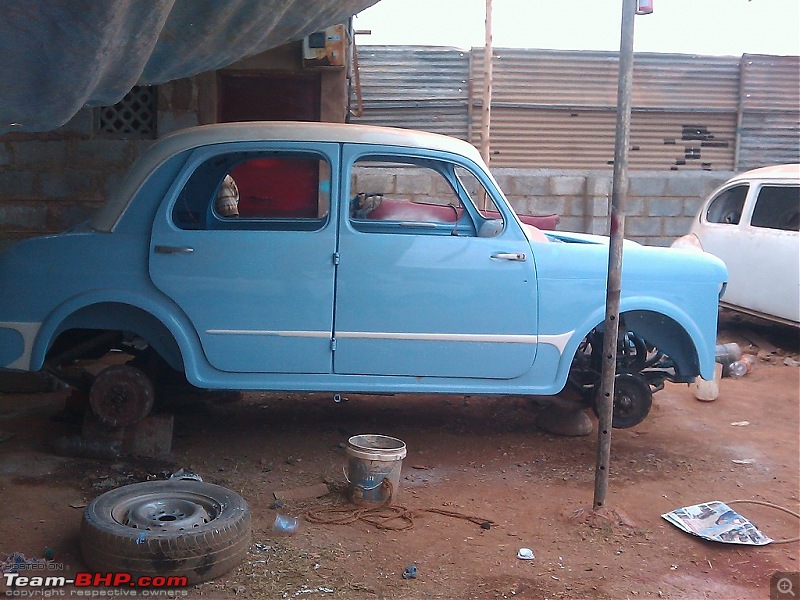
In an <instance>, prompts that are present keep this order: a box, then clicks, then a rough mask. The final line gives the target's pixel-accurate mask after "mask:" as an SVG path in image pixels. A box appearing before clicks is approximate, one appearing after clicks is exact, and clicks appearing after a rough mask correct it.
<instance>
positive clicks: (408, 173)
mask: <svg viewBox="0 0 800 600" xmlns="http://www.w3.org/2000/svg"><path fill="white" fill-rule="evenodd" d="M395 181H396V182H397V183H396V188H395V189H396V191H397V193H398V194H406V195H419V196H432V195H433V193H434V184H433V182H434V179H433V173H432V172H430V171H428V170H421V169H398V170H397V175H396V177H395Z"/></svg>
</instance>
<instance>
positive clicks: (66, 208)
mask: <svg viewBox="0 0 800 600" xmlns="http://www.w3.org/2000/svg"><path fill="white" fill-rule="evenodd" d="M95 211H96V206H91V205H88V204H82V203H75V202H64V201H61V202H51V203H50V211H49V214H48V219H47V223H48V229H50V230H51V231H64V230H66V229H69V228H70V227H72V226H73V225H77V224H78V223H83V222H84V221H86V220H88V219H90V218H91V217H92V215H93V214H94V213H95Z"/></svg>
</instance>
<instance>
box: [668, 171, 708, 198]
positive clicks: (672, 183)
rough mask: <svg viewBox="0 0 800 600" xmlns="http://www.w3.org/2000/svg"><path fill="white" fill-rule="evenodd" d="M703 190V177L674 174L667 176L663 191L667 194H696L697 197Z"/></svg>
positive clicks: (684, 195)
mask: <svg viewBox="0 0 800 600" xmlns="http://www.w3.org/2000/svg"><path fill="white" fill-rule="evenodd" d="M704 190H705V182H704V178H701V177H693V176H686V175H674V176H671V177H668V178H667V186H666V188H665V193H666V194H667V195H669V196H683V197H686V196H697V197H698V198H699V197H700V196H702V195H703V192H704Z"/></svg>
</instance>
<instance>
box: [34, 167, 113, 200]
mask: <svg viewBox="0 0 800 600" xmlns="http://www.w3.org/2000/svg"><path fill="white" fill-rule="evenodd" d="M106 176H107V174H106V173H101V172H100V171H95V172H92V171H90V170H88V169H87V170H83V171H80V170H74V169H65V170H64V171H59V172H56V173H43V174H42V176H41V177H40V178H39V189H40V191H41V193H42V195H43V196H45V197H47V198H76V199H80V200H82V201H92V200H94V201H97V200H100V197H101V193H100V192H101V187H102V184H101V182H102V181H103V179H104V178H105V177H106Z"/></svg>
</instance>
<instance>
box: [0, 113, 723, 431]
mask: <svg viewBox="0 0 800 600" xmlns="http://www.w3.org/2000/svg"><path fill="white" fill-rule="evenodd" d="M607 261H608V240H607V239H606V238H604V237H599V236H591V235H583V234H577V233H562V232H554V231H544V232H543V231H540V230H539V229H537V228H536V227H533V226H531V225H528V224H526V223H523V222H522V221H521V220H520V219H519V218H518V217H517V216H516V215H515V214H514V212H513V210H512V209H511V207H510V206H509V204H508V202H507V200H506V199H505V197H504V196H503V193H502V191H501V190H500V189H499V188H498V186H497V184H496V182H495V180H494V179H493V178H492V175H491V174H490V172H489V170H488V169H487V167H486V166H485V164H484V163H483V161H482V160H481V158H480V156H479V154H478V152H477V151H476V150H475V148H473V147H472V146H471V145H469V144H468V143H466V142H463V141H460V140H456V139H452V138H448V137H445V136H440V135H434V134H428V133H421V132H415V131H409V130H400V129H389V128H378V127H367V126H355V125H338V124H322V123H233V124H219V125H210V126H203V127H197V128H193V129H190V130H185V131H182V132H177V133H175V134H171V135H168V136H166V137H164V138H162V139H161V140H160V141H158V142H156V143H155V144H154V145H153V146H152V147H151V149H150V150H149V151H148V152H147V153H146V154H145V155H144V156H142V158H140V159H139V161H138V162H137V163H136V164H135V165H134V166H133V168H132V169H131V171H130V173H129V175H128V176H127V178H125V179H124V180H123V181H122V182H121V183H120V185H119V187H118V190H117V191H116V193H115V194H113V195H112V197H110V198H109V200H108V201H107V202H106V204H105V205H104V206H103V207H102V209H101V210H100V211H99V212H98V213H97V214H96V215H95V217H94V218H93V219H92V220H91V221H90V222H87V223H85V224H82V225H79V226H77V227H75V228H73V229H71V230H69V231H67V232H64V233H62V234H59V235H54V236H48V237H42V238H36V239H29V240H25V241H22V242H20V243H17V244H16V245H14V246H11V247H10V248H9V249H8V250H7V251H6V252H5V253H4V254H3V255H2V258H0V290H2V296H0V367H5V368H9V369H21V370H29V371H36V370H40V369H43V368H46V369H48V370H49V371H50V372H52V373H55V374H58V373H59V372H61V370H62V369H63V366H64V365H65V364H70V363H72V362H73V361H75V360H76V359H79V358H82V357H84V356H90V355H91V356H98V355H101V354H103V353H105V352H107V351H109V350H122V351H124V352H127V353H129V354H130V355H131V356H132V357H133V358H134V360H133V362H131V364H129V365H127V366H126V365H123V366H122V367H121V366H120V365H114V366H113V367H109V368H110V369H114V370H113V371H112V372H111V374H109V375H108V376H105V377H104V375H103V373H100V375H98V376H97V381H95V383H94V386H97V388H98V389H99V390H100V391H98V392H97V394H98V395H99V396H100V400H99V402H98V406H99V407H100V413H101V417H102V416H103V414H102V413H103V412H105V414H106V417H107V420H108V421H109V422H113V424H121V423H123V424H124V419H122V420H120V419H118V420H116V421H114V419H113V418H111V415H110V413H109V411H111V409H112V408H113V407H115V408H114V410H118V411H119V410H121V411H122V412H124V409H123V408H121V406H123V405H124V404H125V400H126V396H128V395H129V396H130V397H131V401H132V402H133V401H134V400H136V399H138V398H139V397H140V396H139V390H140V387H141V386H143V385H146V383H147V381H148V377H146V375H147V372H146V368H145V367H144V365H147V364H151V363H152V361H149V360H143V357H150V358H153V357H156V356H157V357H159V360H162V361H164V362H166V363H167V364H168V365H169V366H170V367H172V368H173V369H175V370H178V371H180V372H182V373H184V374H185V377H186V379H188V381H189V382H190V383H191V384H193V385H195V386H198V387H201V388H206V389H226V390H230V389H236V390H297V391H332V392H336V391H350V392H360V393H414V392H424V393H448V394H466V393H469V394H499V395H531V396H534V395H535V396H542V395H545V396H548V395H555V394H558V393H559V392H562V391H563V390H565V388H573V389H575V390H576V391H578V392H579V394H580V395H581V397H583V398H585V400H586V402H587V404H591V403H592V401H593V397H594V392H595V389H596V387H597V385H598V382H599V376H600V357H599V352H600V351H601V349H602V336H603V333H602V322H603V320H604V306H605V294H606V271H607ZM726 276H727V274H726V269H725V266H724V264H723V263H722V262H721V261H720V260H718V259H716V258H714V257H713V256H711V255H709V254H706V253H690V252H683V251H680V250H675V249H667V248H653V247H646V246H641V245H639V244H636V243H633V242H626V243H625V247H624V261H623V276H622V297H621V313H622V318H621V321H620V325H621V327H620V338H619V342H618V348H619V357H618V371H619V375H618V383H617V395H616V399H615V400H616V401H615V413H614V421H613V423H614V425H615V426H617V427H629V426H632V425H635V424H636V423H638V422H640V421H641V420H642V419H643V418H644V417H645V416H646V414H647V411H648V410H649V408H650V405H651V401H652V392H653V391H655V390H658V389H660V388H661V387H663V383H664V380H671V381H677V382H690V381H692V380H693V379H694V378H695V377H696V376H698V375H701V376H703V377H704V378H706V379H711V378H712V377H713V366H714V349H715V344H716V324H717V306H718V300H719V297H720V294H721V291H722V290H723V288H724V284H725V281H726ZM126 367H127V369H126ZM141 371H144V373H141ZM112 380H113V381H116V382H118V385H116V386H115V385H110V382H111V381H112ZM109 390H111V391H109ZM104 394H105V395H108V394H113V398H109V399H108V403H107V405H106V410H105V411H104V410H103V405H104V402H103V395H104ZM112 400H113V402H112ZM112 405H113V406H112ZM93 406H95V405H94V404H93ZM147 410H149V408H147V407H144V408H142V409H141V410H139V411H138V413H137V411H134V413H137V415H136V416H128V417H125V418H126V419H128V420H134V419H135V418H140V417H141V413H142V412H147Z"/></svg>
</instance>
